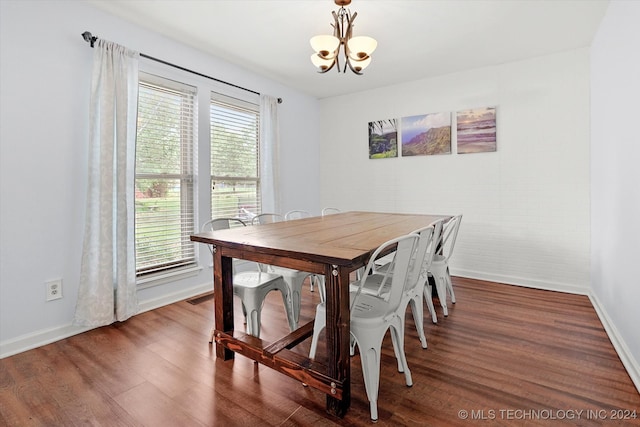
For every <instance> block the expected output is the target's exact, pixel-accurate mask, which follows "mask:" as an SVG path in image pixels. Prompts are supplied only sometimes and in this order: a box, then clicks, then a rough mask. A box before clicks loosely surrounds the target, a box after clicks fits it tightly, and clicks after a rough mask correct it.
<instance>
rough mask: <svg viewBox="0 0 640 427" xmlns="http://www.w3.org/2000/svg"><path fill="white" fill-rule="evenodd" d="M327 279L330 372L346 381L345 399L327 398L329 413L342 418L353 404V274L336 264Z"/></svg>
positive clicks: (344, 386) (333, 376) (329, 269)
mask: <svg viewBox="0 0 640 427" xmlns="http://www.w3.org/2000/svg"><path fill="white" fill-rule="evenodd" d="M325 277H326V280H325V283H326V292H327V295H326V307H327V326H326V330H325V331H326V339H327V356H328V361H327V365H328V367H327V369H328V374H329V376H330V377H331V378H336V379H337V380H338V381H342V382H343V391H342V400H339V399H336V398H334V397H332V396H331V395H327V412H328V413H330V414H332V415H336V416H338V417H342V416H344V415H345V414H346V412H347V409H349V405H350V404H351V369H350V366H351V365H350V360H349V326H350V312H349V271H347V269H346V268H341V267H338V266H335V265H333V266H328V269H327V272H326V275H325Z"/></svg>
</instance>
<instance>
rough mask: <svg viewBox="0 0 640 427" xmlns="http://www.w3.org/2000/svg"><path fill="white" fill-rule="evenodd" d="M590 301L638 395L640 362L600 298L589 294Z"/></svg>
mask: <svg viewBox="0 0 640 427" xmlns="http://www.w3.org/2000/svg"><path fill="white" fill-rule="evenodd" d="M589 299H590V300H591V304H592V305H593V308H595V310H596V313H597V314H598V317H599V318H600V322H602V326H604V330H605V331H606V332H607V335H608V336H609V339H610V340H611V344H613V348H614V349H615V350H616V353H618V357H620V360H621V361H622V364H623V365H624V367H625V369H626V370H627V373H628V374H629V376H630V377H631V381H633V384H634V385H635V386H636V389H638V393H640V361H638V360H636V358H635V357H634V355H633V354H632V353H631V351H630V350H629V347H627V344H626V343H625V341H624V339H623V338H622V337H621V336H620V334H619V333H618V329H617V328H616V326H615V325H614V324H613V322H611V319H610V318H609V316H608V315H607V312H606V310H605V309H604V307H603V305H602V304H601V303H600V300H599V299H598V297H597V296H596V295H594V294H593V293H589Z"/></svg>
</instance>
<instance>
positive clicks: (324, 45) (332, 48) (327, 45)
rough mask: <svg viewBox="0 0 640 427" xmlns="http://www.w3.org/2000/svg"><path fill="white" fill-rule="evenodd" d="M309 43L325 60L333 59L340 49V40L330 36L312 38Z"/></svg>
mask: <svg viewBox="0 0 640 427" xmlns="http://www.w3.org/2000/svg"><path fill="white" fill-rule="evenodd" d="M309 43H310V44H311V47H312V48H313V50H315V51H316V52H317V53H318V54H319V55H320V56H321V57H323V58H333V57H334V56H335V53H336V51H337V50H338V47H340V39H339V38H337V37H334V36H329V35H321V36H315V37H312V38H311V40H309Z"/></svg>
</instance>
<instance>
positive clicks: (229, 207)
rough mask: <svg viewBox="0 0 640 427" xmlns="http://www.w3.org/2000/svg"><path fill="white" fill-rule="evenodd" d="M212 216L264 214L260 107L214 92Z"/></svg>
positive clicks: (228, 216) (212, 117)
mask: <svg viewBox="0 0 640 427" xmlns="http://www.w3.org/2000/svg"><path fill="white" fill-rule="evenodd" d="M210 114H211V215H212V218H221V217H227V218H241V219H244V220H251V218H252V217H253V216H255V215H257V214H258V213H260V212H261V200H260V173H259V170H260V169H259V160H260V153H259V135H260V133H259V124H260V112H259V106H258V105H257V104H252V103H250V102H246V101H241V100H238V99H235V98H231V97H228V96H224V95H221V94H218V93H212V96H211V108H210Z"/></svg>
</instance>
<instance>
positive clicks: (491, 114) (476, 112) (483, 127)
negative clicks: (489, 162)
mask: <svg viewBox="0 0 640 427" xmlns="http://www.w3.org/2000/svg"><path fill="white" fill-rule="evenodd" d="M457 135H458V154H465V153H483V152H490V151H496V109H495V107H487V108H476V109H472V110H465V111H458V113H457Z"/></svg>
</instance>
